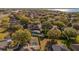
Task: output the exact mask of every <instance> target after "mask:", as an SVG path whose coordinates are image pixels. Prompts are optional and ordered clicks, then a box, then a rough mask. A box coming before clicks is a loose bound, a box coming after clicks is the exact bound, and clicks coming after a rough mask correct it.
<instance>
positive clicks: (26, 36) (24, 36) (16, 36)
mask: <svg viewBox="0 0 79 59" xmlns="http://www.w3.org/2000/svg"><path fill="white" fill-rule="evenodd" d="M12 39H13V40H17V41H19V43H20V45H23V44H25V43H26V42H27V41H29V40H30V39H31V33H30V32H29V31H28V30H27V29H25V30H22V29H20V30H17V31H16V32H15V33H13V34H12Z"/></svg>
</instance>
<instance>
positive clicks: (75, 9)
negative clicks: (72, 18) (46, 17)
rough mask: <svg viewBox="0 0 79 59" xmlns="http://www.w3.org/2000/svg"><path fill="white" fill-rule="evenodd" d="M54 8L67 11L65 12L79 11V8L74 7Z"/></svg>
mask: <svg viewBox="0 0 79 59" xmlns="http://www.w3.org/2000/svg"><path fill="white" fill-rule="evenodd" d="M52 10H58V11H65V12H79V8H72V9H69V8H67V9H60V8H59V9H52Z"/></svg>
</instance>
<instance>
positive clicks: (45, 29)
mask: <svg viewBox="0 0 79 59" xmlns="http://www.w3.org/2000/svg"><path fill="white" fill-rule="evenodd" d="M51 28H52V24H51V22H48V21H46V22H43V23H42V29H43V32H44V34H45V35H47V32H48V31H49V30H50V29H51Z"/></svg>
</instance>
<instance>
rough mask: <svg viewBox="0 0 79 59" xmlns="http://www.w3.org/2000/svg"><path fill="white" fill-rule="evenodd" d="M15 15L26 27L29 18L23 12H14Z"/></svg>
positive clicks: (29, 21)
mask: <svg viewBox="0 0 79 59" xmlns="http://www.w3.org/2000/svg"><path fill="white" fill-rule="evenodd" d="M15 17H16V18H17V19H18V20H20V23H21V24H22V25H23V26H24V28H26V27H27V24H28V23H31V20H30V18H29V17H27V16H25V14H16V15H15Z"/></svg>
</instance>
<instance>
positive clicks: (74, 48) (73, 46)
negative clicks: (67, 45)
mask: <svg viewBox="0 0 79 59" xmlns="http://www.w3.org/2000/svg"><path fill="white" fill-rule="evenodd" d="M71 48H72V49H73V51H79V44H71Z"/></svg>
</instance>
